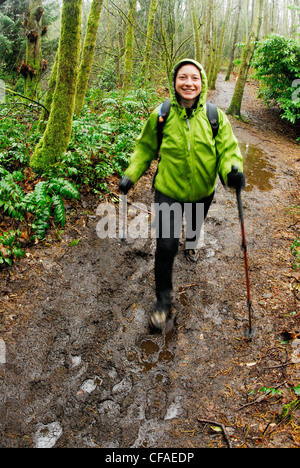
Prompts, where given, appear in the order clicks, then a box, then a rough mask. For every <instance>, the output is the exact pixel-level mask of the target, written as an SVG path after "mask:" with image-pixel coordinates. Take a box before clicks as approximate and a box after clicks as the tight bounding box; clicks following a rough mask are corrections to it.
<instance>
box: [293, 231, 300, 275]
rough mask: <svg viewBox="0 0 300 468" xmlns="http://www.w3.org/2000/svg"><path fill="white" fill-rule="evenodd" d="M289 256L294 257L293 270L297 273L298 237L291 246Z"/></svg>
mask: <svg viewBox="0 0 300 468" xmlns="http://www.w3.org/2000/svg"><path fill="white" fill-rule="evenodd" d="M291 254H292V255H293V257H294V264H293V268H294V270H296V271H297V270H299V269H300V237H298V239H296V240H295V241H294V242H293V244H292V245H291Z"/></svg>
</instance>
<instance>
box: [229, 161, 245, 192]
mask: <svg viewBox="0 0 300 468" xmlns="http://www.w3.org/2000/svg"><path fill="white" fill-rule="evenodd" d="M227 181H228V187H231V188H234V189H236V190H242V189H244V188H245V187H246V178H245V175H244V174H243V173H242V172H239V170H238V168H237V167H236V166H232V170H231V172H229V174H228V176H227Z"/></svg>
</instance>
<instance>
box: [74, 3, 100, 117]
mask: <svg viewBox="0 0 300 468" xmlns="http://www.w3.org/2000/svg"><path fill="white" fill-rule="evenodd" d="M102 5H103V0H93V3H92V6H91V11H90V14H89V19H88V25H87V31H86V36H85V41H84V46H83V52H82V59H81V64H80V69H79V75H78V83H77V91H76V101H75V114H77V115H79V114H80V112H81V111H82V108H83V103H84V98H85V95H86V91H87V88H88V83H89V78H90V73H91V69H92V65H93V60H94V54H95V47H96V39H97V31H98V27H99V23H100V16H101V10H102Z"/></svg>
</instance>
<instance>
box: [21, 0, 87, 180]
mask: <svg viewBox="0 0 300 468" xmlns="http://www.w3.org/2000/svg"><path fill="white" fill-rule="evenodd" d="M82 1H83V0H63V8H62V16H61V35H60V46H59V60H58V69H57V83H56V88H55V92H54V96H53V102H52V106H51V112H50V117H49V121H48V125H47V128H46V130H45V133H44V135H43V137H42V139H41V140H40V142H39V144H38V145H37V147H36V149H35V151H34V154H33V156H32V158H31V164H30V165H31V167H32V169H33V170H34V171H35V172H37V173H42V172H45V171H46V170H47V169H49V168H50V167H51V166H53V165H54V164H55V163H56V162H57V161H58V160H59V158H60V156H61V155H62V154H63V153H64V152H65V151H66V150H67V148H68V144H69V141H70V137H71V132H72V123H73V114H74V108H75V95H76V87H77V76H78V67H79V56H80V47H81V19H82Z"/></svg>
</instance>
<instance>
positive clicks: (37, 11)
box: [19, 0, 46, 99]
mask: <svg viewBox="0 0 300 468" xmlns="http://www.w3.org/2000/svg"><path fill="white" fill-rule="evenodd" d="M43 13H44V10H43V6H42V0H29V3H28V10H27V11H26V12H25V13H24V26H25V34H26V58H25V60H23V62H22V63H21V65H20V67H19V72H20V73H21V74H22V75H23V77H24V94H25V96H27V97H29V98H31V99H36V98H37V96H38V91H39V80H40V72H41V60H42V57H41V54H42V44H41V37H42V16H43ZM45 63H46V62H45Z"/></svg>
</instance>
